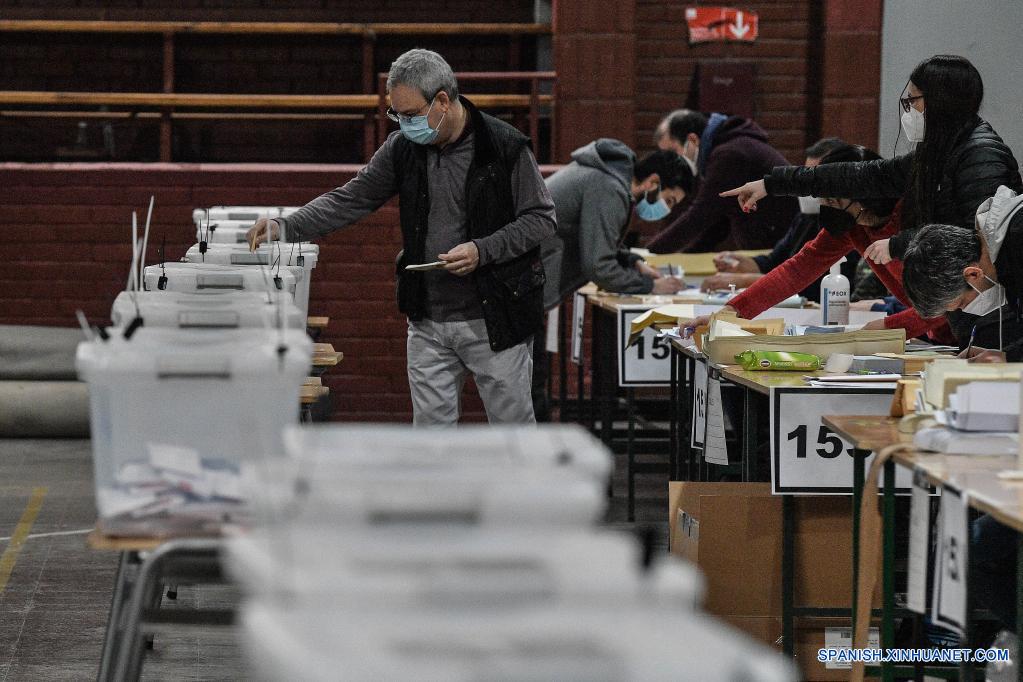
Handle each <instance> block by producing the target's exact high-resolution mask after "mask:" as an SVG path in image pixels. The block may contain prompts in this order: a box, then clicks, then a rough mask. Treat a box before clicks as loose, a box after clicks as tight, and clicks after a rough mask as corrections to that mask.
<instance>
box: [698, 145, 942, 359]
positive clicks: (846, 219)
mask: <svg viewBox="0 0 1023 682" xmlns="http://www.w3.org/2000/svg"><path fill="white" fill-rule="evenodd" d="M879 158H880V156H879V155H878V154H877V152H874V151H872V150H870V149H867V148H865V147H862V146H860V145H845V146H844V147H840V148H838V149H836V150H834V151H832V152H830V153H829V154H826V155H825V156H824V158H823V159H821V165H820V166H819V167H820V168H824V167H825V166H827V165H828V164H832V163H835V164H839V163H857V162H863V161H869V160H871V159H879ZM820 203H821V213H820V224H821V228H822V229H821V231H820V232H819V233H818V235H817V236H816V237H815V238H814V239H813V240H812V241H810V242H808V243H807V244H806V245H805V246H804V247H803V248H802V249H800V251H799V253H797V254H796V255H795V256H793V257H792V258H790V259H788V260H787V261H785V262H784V263H782V264H781V265H779V266H778V267H777V268H775V269H774V270H772V271H771V272H770V273H768V274H766V275H764V276H763V277H761V278H760V279H758V280H757V281H756V282H754V283H753V284H752V285H751V286H750V287H749V288H748V289H746V290H745V291H743V292H742V293H740V294H739V295H738V296H735V297H734V298H732V299H731V300H730V301H729V302H728V305H727V306H725V307H724V308H723V310H726V311H732V312H735V313H737V314H738V315H739V316H740V317H743V318H746V319H752V318H754V317H756V316H757V315H759V314H760V313H762V312H764V311H765V310H767V309H768V308H770V307H771V306H774V305H776V304H778V303H780V302H781V301H783V300H785V299H786V298H788V297H789V296H792V295H793V294H794V293H796V292H798V291H800V290H801V289H802V288H803V287H805V286H806V285H807V284H808V283H809V282H813V281H815V280H816V279H817V278H818V277H820V276H821V275H822V274H824V273H827V272H828V271H829V269H830V268H831V266H832V265H833V264H834V263H836V262H837V261H838V260H839V259H840V258H842V256H844V255H845V254H846V253H848V252H849V251H850V250H856V251H858V252H860V253H861V254H862V253H863V252H864V251H865V250H866V249H867V247H868V246H870V244H872V243H874V242H875V241H877V240H878V239H883V238H886V237H888V236H891V235H893V234H896V233H898V231H899V220H900V215H901V204H899V203H897V200H896V199H891V198H887V199H886V198H875V199H850V198H831V197H828V198H822V199H821V200H820ZM870 267H871V268H872V269H873V271H874V272H875V273H876V274H877V276H878V278H879V279H880V280H881V281H882V282H884V284H885V286H886V287H888V289H889V290H890V291H891V292H892V293H893V294H895V295H896V296H897V297H899V298H900V299H901V300H903V301H904V302H906V303H907V304H908V303H909V299H908V297H907V295H906V293H905V292H904V291H903V289H902V263H901V261H889V262H888V263H886V264H884V265H882V264H880V263H874V262H871V263H870ZM706 321H707V317H702V318H698V319H697V320H695V321H694V322H693V323H692V324H693V326H698V325H701V324H705V323H706ZM866 328H867V329H905V330H906V336H907V337H908V338H912V337H915V336H920V335H922V334H925V333H934V334H937V335H938V339H939V340H942V341H945V340H947V339H948V338H949V332H948V329H947V327H946V325H945V320H944V318H943V317H938V318H936V319H924V318H923V317H921V316H920V315H919V314H918V313H917V312H916V311H915V310H913V309H912V308H908V309H906V310H905V311H903V312H901V313H898V314H895V315H889V316H888V317H885V318H883V319H880V320H874V321H872V322H870V323H868V324H867V325H866Z"/></svg>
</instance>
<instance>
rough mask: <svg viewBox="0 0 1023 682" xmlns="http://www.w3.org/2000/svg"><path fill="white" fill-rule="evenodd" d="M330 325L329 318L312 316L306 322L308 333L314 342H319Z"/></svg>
mask: <svg viewBox="0 0 1023 682" xmlns="http://www.w3.org/2000/svg"><path fill="white" fill-rule="evenodd" d="M329 324H330V318H329V317H314V316H312V315H310V316H309V317H307V318H306V322H305V327H306V332H308V334H309V336H310V337H311V338H312V340H313V341H318V340H319V338H320V336H321V335H322V334H323V331H324V330H325V329H326V328H327V326H328V325H329Z"/></svg>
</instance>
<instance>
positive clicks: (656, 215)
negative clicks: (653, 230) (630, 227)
mask: <svg viewBox="0 0 1023 682" xmlns="http://www.w3.org/2000/svg"><path fill="white" fill-rule="evenodd" d="M669 213H671V209H670V208H668V204H667V203H665V201H664V197H662V196H658V197H657V201H650V200H649V199H647V195H646V194H644V195H643V198H642V199H640V200H639V201H637V202H636V215H638V216H639V218H640V220H646V221H648V222H651V223H653V222H657V221H658V220H663V219H664V218H665V217H666V216H667V215H668V214H669Z"/></svg>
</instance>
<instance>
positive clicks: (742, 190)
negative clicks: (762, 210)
mask: <svg viewBox="0 0 1023 682" xmlns="http://www.w3.org/2000/svg"><path fill="white" fill-rule="evenodd" d="M718 196H722V197H735V198H736V199H738V200H739V208H741V209H742V210H743V212H744V213H749V212H750V211H755V210H757V202H758V201H760V200H761V199H763V198H764V197H766V196H767V187H766V186H765V185H764V181H763V180H754V181H753V182H747V183H746V184H745V185H743V186H742V187H736V188H735V189H730V190H728V191H727V192H722V193H721V194H720V195H718Z"/></svg>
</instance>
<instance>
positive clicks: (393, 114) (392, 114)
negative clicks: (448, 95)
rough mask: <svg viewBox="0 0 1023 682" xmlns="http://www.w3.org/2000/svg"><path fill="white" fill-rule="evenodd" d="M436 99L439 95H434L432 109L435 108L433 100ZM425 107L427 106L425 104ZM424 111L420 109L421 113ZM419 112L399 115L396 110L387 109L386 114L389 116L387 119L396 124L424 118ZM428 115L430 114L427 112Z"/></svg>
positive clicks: (431, 99)
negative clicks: (420, 117)
mask: <svg viewBox="0 0 1023 682" xmlns="http://www.w3.org/2000/svg"><path fill="white" fill-rule="evenodd" d="M435 99H437V95H434V96H433V97H431V98H430V107H431V108H433V100H435ZM423 106H426V105H425V104H424V105H423ZM422 110H423V109H422V107H420V108H419V111H422ZM419 111H417V112H416V113H414V114H399V113H398V112H397V111H395V110H394V108H393V107H387V111H385V112H384V113H385V114H387V118H389V119H391V120H392V121H394V122H395V123H411V122H412V119H413V118H415V117H416V116H422V114H420V113H419ZM426 113H427V114H429V113H430V112H429V111H427V112H426Z"/></svg>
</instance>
